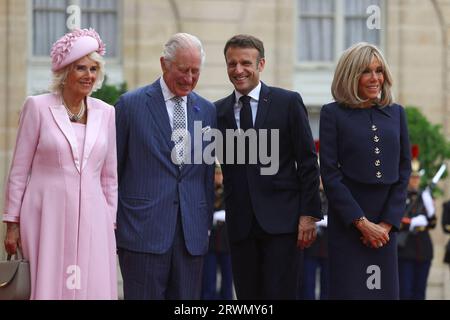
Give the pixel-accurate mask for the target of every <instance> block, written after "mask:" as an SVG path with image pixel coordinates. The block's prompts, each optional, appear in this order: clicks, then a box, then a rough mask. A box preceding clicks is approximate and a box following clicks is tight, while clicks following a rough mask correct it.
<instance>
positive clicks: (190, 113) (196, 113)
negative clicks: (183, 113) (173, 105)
mask: <svg viewBox="0 0 450 320" xmlns="http://www.w3.org/2000/svg"><path fill="white" fill-rule="evenodd" d="M195 103H196V99H195V96H194V95H193V94H192V93H191V94H189V95H188V98H187V105H186V107H187V124H188V131H189V134H190V135H191V152H193V150H194V123H195V122H196V121H202V112H201V111H202V110H201V109H200V107H199V106H197V105H196V104H195ZM202 127H203V124H202Z"/></svg>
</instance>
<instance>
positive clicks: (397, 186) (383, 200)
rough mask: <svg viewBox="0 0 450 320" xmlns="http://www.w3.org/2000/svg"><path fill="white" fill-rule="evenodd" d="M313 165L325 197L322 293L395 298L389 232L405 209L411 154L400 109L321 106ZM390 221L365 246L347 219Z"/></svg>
mask: <svg viewBox="0 0 450 320" xmlns="http://www.w3.org/2000/svg"><path fill="white" fill-rule="evenodd" d="M320 168H321V176H322V181H323V185H324V189H325V193H326V196H327V198H328V233H329V234H328V236H329V242H328V243H329V251H328V253H329V264H330V296H329V298H330V299H398V298H399V288H398V266H397V262H398V260H397V240H396V238H397V233H396V232H395V231H396V230H398V229H399V228H400V221H401V219H402V216H403V213H404V210H405V200H406V188H407V184H408V181H409V176H410V174H411V155H410V145H409V139H408V130H407V124H406V117H405V112H404V109H403V108H402V107H401V106H400V105H397V104H392V105H390V106H387V107H384V108H380V107H377V106H374V107H371V108H361V109H360V108H347V107H345V106H343V105H340V104H339V103H336V102H334V103H331V104H328V105H325V106H323V108H322V110H321V114H320ZM362 216H365V217H366V218H367V219H368V220H370V221H371V222H374V223H379V222H381V221H384V222H386V223H389V224H391V225H392V226H393V229H392V231H391V232H390V234H389V236H390V241H389V242H388V243H387V244H386V245H385V246H383V247H381V248H377V249H373V248H369V247H367V246H365V245H364V244H363V243H362V242H361V239H360V237H361V233H360V231H359V230H358V229H356V228H355V227H354V226H353V222H354V221H355V220H356V219H358V218H360V217H362Z"/></svg>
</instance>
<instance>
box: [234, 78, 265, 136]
mask: <svg viewBox="0 0 450 320" xmlns="http://www.w3.org/2000/svg"><path fill="white" fill-rule="evenodd" d="M260 92H261V82H260V83H258V85H257V86H256V87H255V88H254V89H253V90H252V91H250V92H249V94H247V96H249V97H250V98H251V99H250V107H251V108H252V120H253V126H255V120H256V112H257V111H258V102H259V93H260ZM234 95H235V96H236V100H235V101H236V102H235V103H234V117H235V118H236V124H237V126H238V128H240V127H241V122H240V112H241V109H242V103H241V102H240V101H239V99H240V98H241V97H242V96H243V94H242V93H240V92H238V91H236V90H234Z"/></svg>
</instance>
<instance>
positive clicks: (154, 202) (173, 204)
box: [116, 79, 216, 255]
mask: <svg viewBox="0 0 450 320" xmlns="http://www.w3.org/2000/svg"><path fill="white" fill-rule="evenodd" d="M187 117H188V118H187V121H188V130H189V132H190V134H191V137H194V132H193V128H194V121H201V123H202V128H206V127H208V126H210V127H211V128H214V127H215V126H216V112H215V107H214V105H213V104H212V103H211V102H209V101H207V100H205V99H203V98H202V97H200V96H199V95H197V94H196V93H194V92H191V93H190V94H189V95H188V101H187ZM116 127H117V154H118V159H117V162H118V177H119V203H118V213H117V232H116V236H117V245H118V247H120V248H124V249H127V250H130V251H136V252H146V253H164V252H166V251H167V250H168V249H169V248H170V246H171V245H172V242H173V239H174V234H175V227H176V222H177V216H178V211H179V210H180V212H181V218H182V226H183V232H184V238H185V243H186V247H187V249H188V251H189V252H190V253H191V254H192V255H201V254H205V253H206V252H207V249H208V229H210V227H211V223H212V215H213V212H214V210H213V201H214V183H213V182H214V164H211V165H208V164H205V163H204V162H203V163H202V164H185V165H183V166H182V169H181V170H180V169H179V168H178V166H177V165H175V164H174V163H173V162H172V160H171V151H172V149H173V148H174V143H173V142H172V141H171V134H172V129H171V127H170V122H169V116H168V113H167V108H166V104H165V102H164V97H163V94H162V91H161V86H160V82H159V79H158V80H157V81H155V82H154V83H153V84H151V85H149V86H146V87H142V88H139V89H137V90H135V91H132V92H128V93H126V94H124V95H122V96H121V97H120V99H119V101H118V103H117V105H116ZM206 146H207V144H206V143H202V150H204V148H205V147H206ZM193 149H194V143H193V142H192V149H191V158H192V153H193Z"/></svg>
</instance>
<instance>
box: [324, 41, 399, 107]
mask: <svg viewBox="0 0 450 320" xmlns="http://www.w3.org/2000/svg"><path fill="white" fill-rule="evenodd" d="M373 58H375V59H377V60H378V61H379V62H380V64H381V67H382V69H383V76H384V83H383V86H382V88H381V94H380V96H379V97H378V99H377V101H374V102H375V103H377V104H378V105H379V106H381V107H386V106H388V105H390V104H391V103H392V102H393V95H392V92H391V87H392V75H391V72H390V70H389V66H388V64H387V63H386V60H385V59H384V57H383V54H382V53H381V51H380V50H379V49H378V48H377V47H376V46H374V45H373V44H370V43H367V42H359V43H356V44H354V45H353V46H351V47H350V48H348V49H347V50H345V51H344V53H343V54H342V56H341V58H340V59H339V62H338V64H337V66H336V71H335V73H334V78H333V83H332V85H331V94H332V95H333V98H334V99H335V100H336V102H338V103H341V104H344V105H346V106H347V107H350V108H362V105H363V103H364V102H367V101H368V100H367V99H363V98H361V97H360V96H359V95H358V86H359V79H360V78H361V75H362V73H363V72H364V70H366V69H367V68H368V67H369V66H370V64H371V62H372V59H373Z"/></svg>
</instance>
